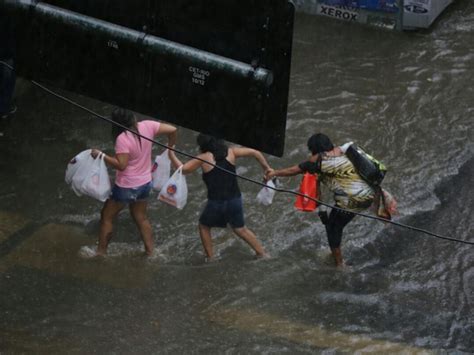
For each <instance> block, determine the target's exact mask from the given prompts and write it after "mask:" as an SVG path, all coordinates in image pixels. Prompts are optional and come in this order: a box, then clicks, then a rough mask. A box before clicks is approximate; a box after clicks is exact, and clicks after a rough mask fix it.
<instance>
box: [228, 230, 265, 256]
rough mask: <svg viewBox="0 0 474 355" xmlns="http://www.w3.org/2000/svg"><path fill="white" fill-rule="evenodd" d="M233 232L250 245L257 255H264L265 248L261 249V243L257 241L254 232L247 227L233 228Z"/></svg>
mask: <svg viewBox="0 0 474 355" xmlns="http://www.w3.org/2000/svg"><path fill="white" fill-rule="evenodd" d="M233 231H234V233H235V234H237V235H238V236H239V237H240V238H242V239H243V240H244V241H245V242H246V243H247V244H248V245H250V247H251V248H252V249H253V250H255V253H256V254H257V256H266V255H267V254H266V253H265V250H263V247H262V245H261V244H260V243H259V242H258V240H257V237H256V236H255V234H254V233H253V232H252V231H251V230H250V229H248V228H247V227H242V228H235V229H233Z"/></svg>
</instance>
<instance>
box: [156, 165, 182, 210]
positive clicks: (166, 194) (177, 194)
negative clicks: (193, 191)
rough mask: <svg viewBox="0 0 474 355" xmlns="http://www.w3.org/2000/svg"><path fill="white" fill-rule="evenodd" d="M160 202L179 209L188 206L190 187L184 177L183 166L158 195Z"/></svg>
mask: <svg viewBox="0 0 474 355" xmlns="http://www.w3.org/2000/svg"><path fill="white" fill-rule="evenodd" d="M158 200H160V201H163V202H165V203H167V204H169V205H171V206H174V207H176V208H178V209H182V208H183V207H184V206H185V205H186V202H187V200H188V185H187V184H186V178H185V176H184V175H183V167H182V166H180V167H179V168H178V169H177V170H176V171H175V172H174V174H173V175H172V176H171V177H170V178H169V179H168V181H167V182H166V183H165V184H164V185H163V187H162V189H161V191H160V194H159V195H158Z"/></svg>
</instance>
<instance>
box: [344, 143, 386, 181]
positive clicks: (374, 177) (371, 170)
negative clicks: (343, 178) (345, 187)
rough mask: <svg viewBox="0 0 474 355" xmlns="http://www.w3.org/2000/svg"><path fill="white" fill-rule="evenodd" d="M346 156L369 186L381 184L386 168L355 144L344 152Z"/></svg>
mask: <svg viewBox="0 0 474 355" xmlns="http://www.w3.org/2000/svg"><path fill="white" fill-rule="evenodd" d="M346 156H347V158H348V159H349V160H350V161H351V163H352V165H354V168H355V170H356V171H357V173H358V174H359V175H360V177H361V178H362V179H364V181H365V182H366V183H368V184H369V185H370V186H373V187H377V186H380V184H381V183H382V180H383V178H384V177H385V174H386V172H387V168H386V167H385V165H384V164H383V163H381V162H379V161H378V160H377V159H375V158H374V157H373V156H371V155H370V154H367V153H366V152H365V151H364V150H363V149H362V148H360V147H358V146H357V145H356V144H351V145H350V146H349V148H347V150H346Z"/></svg>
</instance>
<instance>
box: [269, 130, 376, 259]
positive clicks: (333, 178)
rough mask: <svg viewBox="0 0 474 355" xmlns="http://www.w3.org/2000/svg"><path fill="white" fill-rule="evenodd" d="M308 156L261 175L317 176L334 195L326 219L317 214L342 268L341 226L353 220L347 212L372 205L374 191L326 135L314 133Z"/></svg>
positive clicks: (360, 209)
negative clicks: (309, 174) (332, 205)
mask: <svg viewBox="0 0 474 355" xmlns="http://www.w3.org/2000/svg"><path fill="white" fill-rule="evenodd" d="M307 145H308V149H309V151H310V152H311V156H310V157H309V159H308V160H306V161H304V162H302V163H300V164H299V165H295V166H291V167H288V168H285V169H279V170H270V171H268V172H267V174H266V175H265V179H267V180H269V179H272V178H273V177H275V176H295V175H298V174H304V173H306V172H308V173H311V174H314V173H317V174H318V177H319V180H320V181H321V182H322V183H323V184H324V185H326V186H327V187H328V188H329V189H330V190H331V192H332V193H333V194H334V200H335V204H336V207H339V208H342V209H344V210H345V211H341V210H337V209H332V210H331V213H330V214H329V217H328V216H327V215H325V214H320V216H321V221H322V222H323V224H324V225H325V227H326V234H327V238H328V242H329V246H330V248H331V252H332V255H333V257H334V260H335V262H336V266H338V267H341V266H343V265H344V261H343V258H342V252H341V240H342V233H343V229H344V227H345V226H346V225H347V224H348V223H349V222H350V221H352V219H353V218H354V217H355V214H354V213H351V212H350V211H355V212H360V211H364V210H366V209H367V208H369V207H370V206H371V205H372V202H373V200H374V196H375V191H374V189H373V188H372V187H371V186H370V185H369V184H368V183H367V182H365V181H364V180H363V179H362V178H361V176H360V175H359V174H358V173H357V172H356V170H355V168H354V165H353V164H352V163H351V161H350V160H349V158H347V157H346V156H345V155H344V153H343V151H342V149H341V148H340V147H335V146H334V145H333V143H332V142H331V140H330V139H329V137H328V136H326V135H325V134H322V133H318V134H314V135H312V136H311V137H310V138H309V139H308V143H307Z"/></svg>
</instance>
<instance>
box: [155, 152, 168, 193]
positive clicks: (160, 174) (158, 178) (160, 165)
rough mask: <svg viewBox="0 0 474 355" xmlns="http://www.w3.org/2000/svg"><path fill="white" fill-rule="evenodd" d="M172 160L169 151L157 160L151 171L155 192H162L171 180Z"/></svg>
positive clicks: (158, 156)
mask: <svg viewBox="0 0 474 355" xmlns="http://www.w3.org/2000/svg"><path fill="white" fill-rule="evenodd" d="M170 172H171V160H170V157H169V156H168V149H166V150H165V151H164V152H163V153H161V154H160V155H157V156H156V158H155V163H154V164H153V168H152V169H151V176H152V184H153V188H154V189H155V190H158V191H159V190H161V188H162V187H163V185H164V184H166V182H167V181H168V179H169V178H170Z"/></svg>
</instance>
